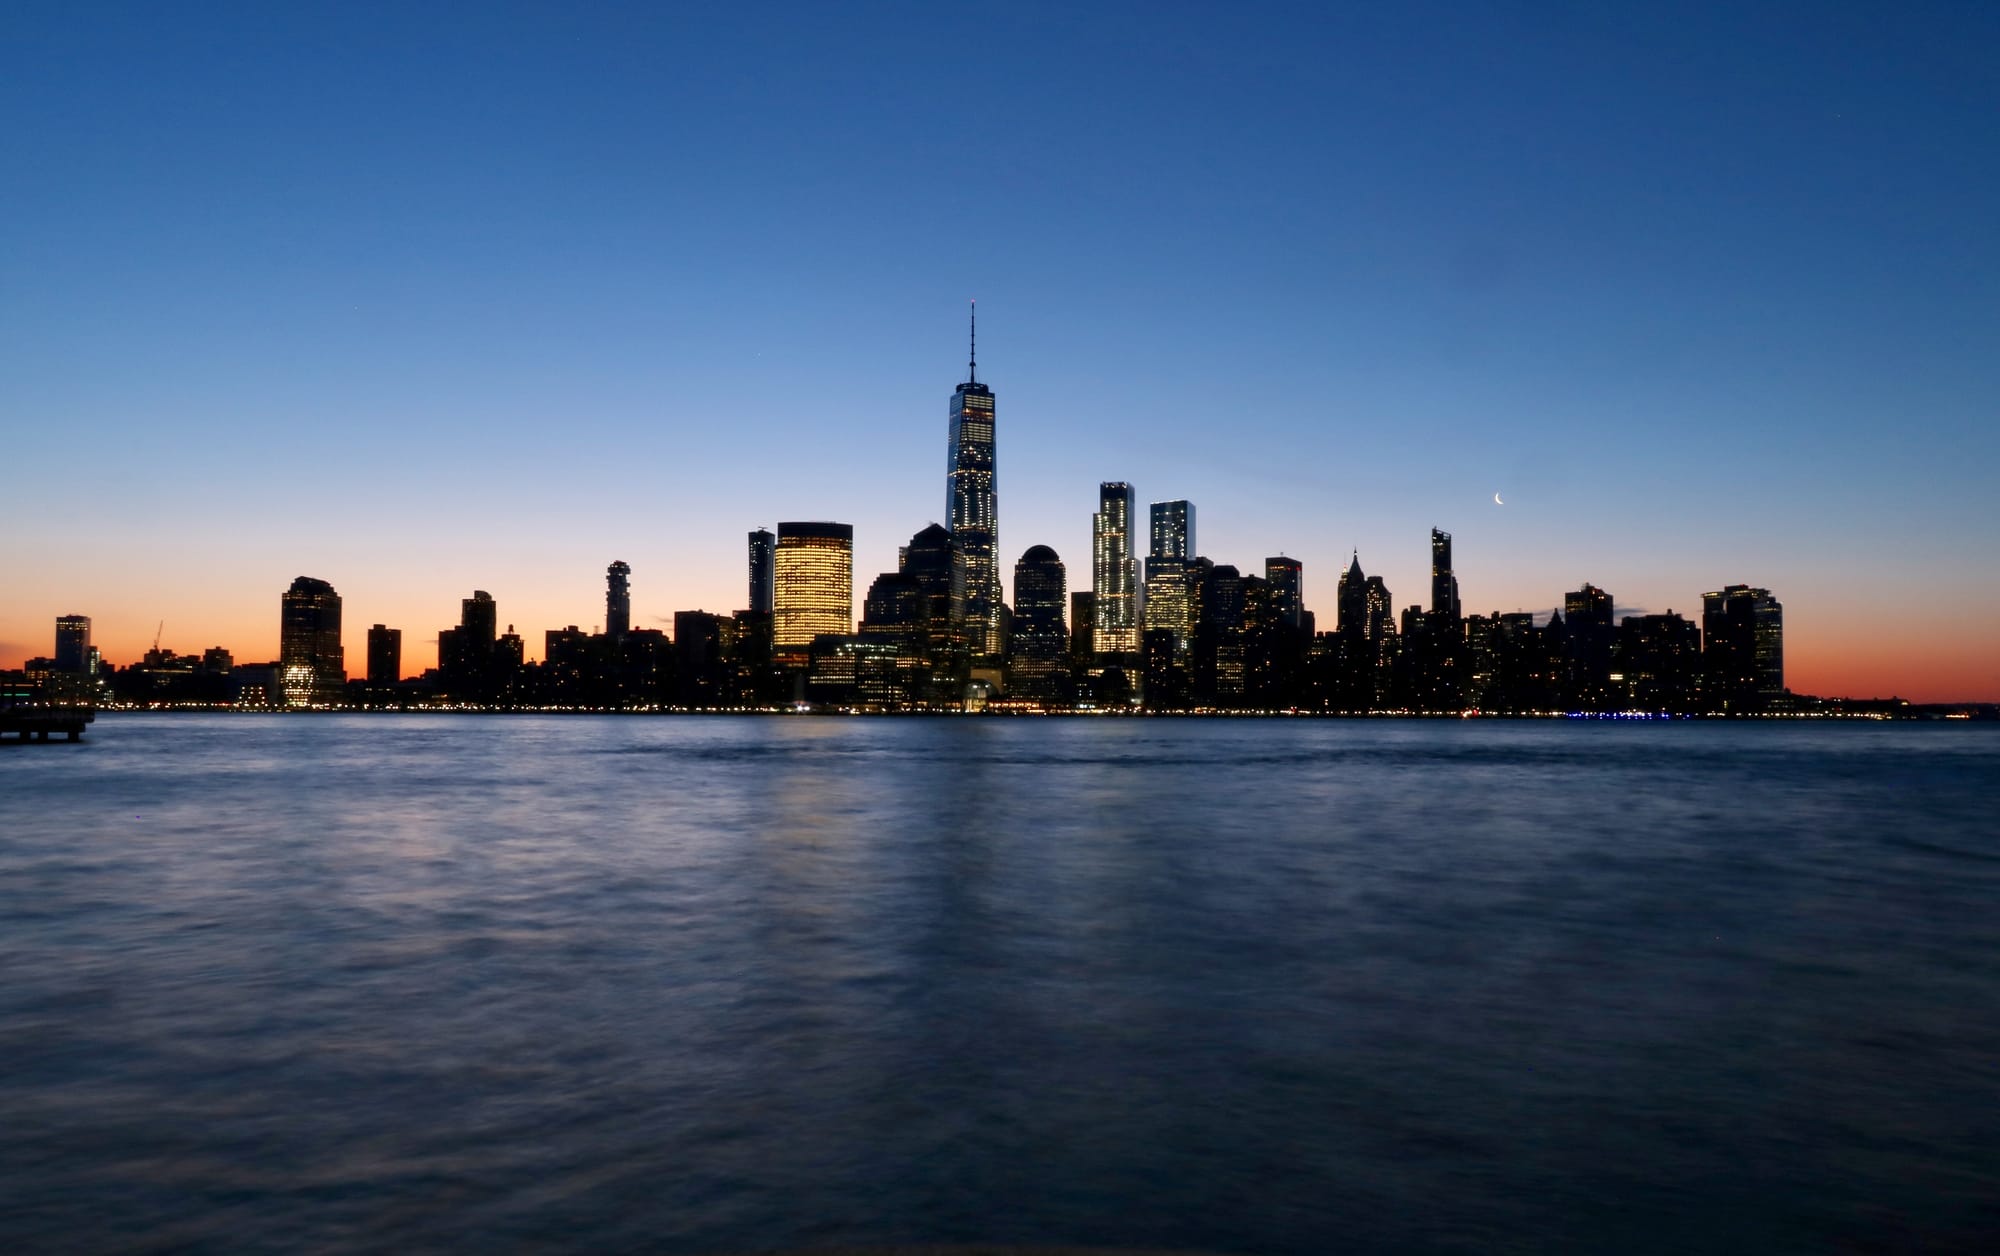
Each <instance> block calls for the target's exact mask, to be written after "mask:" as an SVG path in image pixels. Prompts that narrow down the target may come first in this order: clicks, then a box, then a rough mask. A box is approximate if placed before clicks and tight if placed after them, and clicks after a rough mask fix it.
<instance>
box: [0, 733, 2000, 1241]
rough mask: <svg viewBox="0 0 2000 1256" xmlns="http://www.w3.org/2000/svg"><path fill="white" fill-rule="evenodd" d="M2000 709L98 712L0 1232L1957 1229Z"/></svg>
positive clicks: (16, 977)
mask: <svg viewBox="0 0 2000 1256" xmlns="http://www.w3.org/2000/svg"><path fill="white" fill-rule="evenodd" d="M1996 798H2000V729H1996V728H1992V727H1979V726H1950V727H1946V726H1935V725H1926V726H1909V725H1902V726H1882V725H1869V726H1853V725H1845V726H1838V727H1829V726H1807V725H1770V724H1760V725H1750V726H1735V725H1716V724H1678V725H1648V726H1614V725H1603V724H1590V725H1574V724H1564V723H1522V724H1511V723H1491V722H1479V723H1459V722H1339V721H1305V720H1290V721H1287V720H1231V721H1224V720H1211V721H1169V720H1126V721H1115V720H1032V719H1024V720H1006V719H985V720H951V719H933V720H923V719H909V720H899V719H866V720H853V719H849V720H833V719H824V720H823V719H810V718H790V719H785V718H767V719H730V718H676V719H647V718H628V719H618V718H580V717H579V718H561V717H551V718H528V717H519V718H484V719H482V718H477V717H466V718H456V717H367V718H340V717H293V718H284V717H261V718H260V717H202V716H158V717H148V716H131V715H111V716H105V717H103V718H101V719H100V721H99V723H98V724H97V725H96V726H95V727H94V728H93V730H92V732H91V734H90V741H89V743H87V744H86V745H83V746H80V747H69V746H45V747H43V746H36V747H25V748H13V747H7V748H4V749H0V1200H4V1201H5V1202H4V1203H0V1248H4V1249H5V1250H8V1251H22V1250H28V1251H35V1250H46V1251H62V1252H115V1251H134V1252H136V1251H169V1250H171V1251H215V1250H228V1251H241V1252H339V1251H360V1250H396V1251H406V1252H422V1251H444V1250H454V1251H458V1250H492V1251H508V1250H559V1251H562V1250H567V1251H591V1252H600V1251H616V1250H647V1251H658V1252H667V1253H680V1252H687V1253H694V1252H719V1251H742V1250H749V1249H756V1248H767V1247H781V1246H782V1247H810V1246H815V1245H825V1244H832V1243H860V1242H887V1241H906V1242H907V1241H930V1242H948V1241H955V1242H967V1241H974V1240H983V1241H996V1242H997V1241H1008V1242H1022V1243H1058V1242H1074V1243H1087V1244H1103V1245H1126V1246H1161V1247H1185V1248H1204V1249H1209V1250H1213V1251H1218V1252H1240V1253H1268V1254H1273V1256H1290V1254H1293V1253H1299V1254H1304V1253H1321V1252H1328V1251H1343V1252H1488V1251H1495V1250H1502V1251H1505V1250H1518V1251H1546V1250H1556V1251H1579V1252H1582V1251H1624V1252H1686V1251H1697V1250H1698V1251H1718V1250H1720V1251H1740V1252H1772V1251H1786V1250H1791V1251H1798V1250H1814V1251H1825V1250H1845V1251H1902V1250H1960V1249H1962V1250H1980V1249H1982V1248H1983V1249H1986V1250H1992V1248H1993V1244H1994V1242H1995V1239H1996V1236H2000V825H1996V824H1995V822H1994V810H1995V799H1996Z"/></svg>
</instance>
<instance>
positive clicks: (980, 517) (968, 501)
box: [945, 305, 1004, 657]
mask: <svg viewBox="0 0 2000 1256" xmlns="http://www.w3.org/2000/svg"><path fill="white" fill-rule="evenodd" d="M945 526H946V527H949V528H950V529H951V535H952V537H953V539H954V540H956V541H957V542H958V548H959V551H960V552H961V553H963V554H964V555H965V629H966V634H967V635H968V636H969V637H971V639H972V652H973V653H974V654H975V655H978V656H981V657H986V656H991V655H995V654H998V653H1000V605H1001V602H1002V601H1003V600H1004V599H1003V598H1002V596H1001V590H1000V563H999V559H998V557H997V554H996V551H997V550H998V548H999V543H1000V493H999V482H998V480H997V478H996V472H995V468H994V459H993V390H992V389H991V388H988V387H987V386H986V385H984V384H982V383H980V382H979V310H978V307H977V306H976V305H975V306H974V307H973V312H972V358H971V360H970V361H969V362H968V363H967V364H966V369H965V382H964V383H963V384H960V385H959V386H958V388H957V390H956V391H955V392H953V393H952V396H951V430H950V442H949V449H948V451H947V460H946V465H945Z"/></svg>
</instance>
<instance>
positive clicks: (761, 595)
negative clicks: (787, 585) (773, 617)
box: [750, 528, 777, 615]
mask: <svg viewBox="0 0 2000 1256" xmlns="http://www.w3.org/2000/svg"><path fill="white" fill-rule="evenodd" d="M776 547H777V538H776V537H774V536H772V535H771V533H770V530H769V529H767V528H758V529H756V530H755V531H753V532H751V533H750V611H751V613H752V614H754V615H769V614H770V613H771V610H772V607H773V606H774V605H775V602H774V594H773V589H775V587H776V584H775V580H776V571H777V567H776V561H775V557H774V551H775V549H776Z"/></svg>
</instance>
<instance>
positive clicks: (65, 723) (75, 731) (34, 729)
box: [0, 703, 97, 743]
mask: <svg viewBox="0 0 2000 1256" xmlns="http://www.w3.org/2000/svg"><path fill="white" fill-rule="evenodd" d="M96 718H97V712H96V711H95V710H94V709H93V708H91V707H87V706H72V705H67V704H48V705H44V704H41V703H31V704H26V705H22V706H10V707H0V741H4V740H6V738H7V736H8V734H10V733H12V734H16V735H17V737H18V740H19V741H21V742H22V743H26V742H30V741H50V740H52V739H53V738H54V736H55V734H57V733H60V734H62V738H63V740H64V741H81V740H82V739H83V729H84V725H86V724H89V723H90V722H91V721H92V720H94V719H96Z"/></svg>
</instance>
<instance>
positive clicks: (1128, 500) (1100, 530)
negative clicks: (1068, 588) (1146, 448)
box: [1090, 480, 1139, 655]
mask: <svg viewBox="0 0 2000 1256" xmlns="http://www.w3.org/2000/svg"><path fill="white" fill-rule="evenodd" d="M1134 498H1135V494H1134V493H1133V492H1132V486H1131V485H1130V484H1127V483H1125V482H1123V481H1122V480H1119V481H1106V482H1105V483H1103V484H1100V485H1098V488H1097V513H1096V514H1094V515H1092V516H1091V517H1090V523H1091V528H1090V535H1091V555H1090V559H1091V561H1090V584H1091V592H1092V593H1093V594H1095V598H1094V603H1095V614H1096V616H1097V619H1096V624H1095V628H1096V632H1095V633H1094V634H1093V636H1092V640H1091V648H1092V650H1094V651H1095V652H1096V653H1098V654H1100V655H1103V654H1136V653H1138V650H1139V571H1138V566H1139V565H1138V562H1137V561H1136V560H1135V559H1134V558H1133V557H1132V512H1133V508H1134V507H1133V502H1134Z"/></svg>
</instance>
